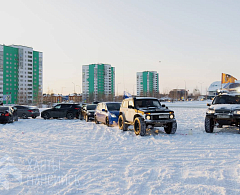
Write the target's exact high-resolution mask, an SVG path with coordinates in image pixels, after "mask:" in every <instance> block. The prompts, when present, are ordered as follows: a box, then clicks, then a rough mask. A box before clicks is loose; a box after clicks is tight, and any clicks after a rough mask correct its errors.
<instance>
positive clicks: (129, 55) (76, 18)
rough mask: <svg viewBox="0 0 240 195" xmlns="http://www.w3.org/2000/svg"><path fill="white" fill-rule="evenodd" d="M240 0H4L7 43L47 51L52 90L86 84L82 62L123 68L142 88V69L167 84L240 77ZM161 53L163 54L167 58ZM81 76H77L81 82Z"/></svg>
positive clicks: (119, 76) (132, 85) (126, 79)
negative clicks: (139, 76) (138, 75)
mask: <svg viewBox="0 0 240 195" xmlns="http://www.w3.org/2000/svg"><path fill="white" fill-rule="evenodd" d="M239 7H240V1H222V0H214V1H213V0H208V1H204V0H201V1H197V0H194V1H192V0H191V1H190V0H185V1H183V0H175V1H173V0H168V1H165V0H164V1H162V0H146V1H141V0H137V1H135V0H121V1H117V0H85V1H81V0H79V1H70V0H69V1H62V0H60V1H57V0H55V1H51V0H49V1H46V0H43V1H31V0H18V1H17V0H16V1H11V0H10V1H3V0H2V1H1V12H0V17H1V26H2V27H1V31H0V35H1V43H0V44H5V45H9V44H17V45H26V46H31V47H33V48H34V49H35V50H39V51H42V52H43V55H44V56H43V59H44V60H43V68H44V74H43V80H44V82H43V88H44V92H49V91H53V92H55V93H62V92H63V93H64V94H68V93H72V92H73V90H74V84H75V89H76V92H78V93H79V92H80V90H81V72H82V65H86V64H92V63H107V64H111V65H112V66H114V67H115V68H116V86H117V84H118V83H119V84H118V90H119V93H120V94H121V93H123V91H124V90H126V91H128V92H130V93H133V92H134V93H136V72H138V71H145V70H149V71H158V73H159V75H160V92H168V91H169V90H171V89H173V88H184V87H185V83H186V86H187V89H189V91H190V92H192V90H193V89H194V88H195V87H198V88H199V89H201V86H202V91H203V93H205V91H206V88H208V86H209V85H210V84H211V83H212V82H214V81H217V80H220V78H221V73H222V72H225V73H228V74H231V75H233V76H235V77H236V78H238V79H239V78H240V72H239V62H240V59H239V52H240V49H239V48H240V41H239V40H240V39H239V31H240V26H239V18H240V17H239V16H240V13H239ZM159 61H161V62H159ZM73 83H74V84H73Z"/></svg>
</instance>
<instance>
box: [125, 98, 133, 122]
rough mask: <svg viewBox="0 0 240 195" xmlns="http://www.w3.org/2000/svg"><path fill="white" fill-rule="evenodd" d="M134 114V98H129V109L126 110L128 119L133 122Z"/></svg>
mask: <svg viewBox="0 0 240 195" xmlns="http://www.w3.org/2000/svg"><path fill="white" fill-rule="evenodd" d="M134 114H135V109H134V103H133V100H129V101H128V107H127V111H126V120H127V121H129V122H133V117H134Z"/></svg>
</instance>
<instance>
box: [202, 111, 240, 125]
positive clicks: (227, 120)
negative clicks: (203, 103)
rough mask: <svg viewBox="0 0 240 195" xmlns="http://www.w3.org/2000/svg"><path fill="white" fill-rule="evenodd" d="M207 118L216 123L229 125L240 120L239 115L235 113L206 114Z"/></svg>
mask: <svg viewBox="0 0 240 195" xmlns="http://www.w3.org/2000/svg"><path fill="white" fill-rule="evenodd" d="M206 117H207V118H210V119H213V120H214V121H215V122H217V123H221V124H226V125H231V124H233V123H239V122H240V115H235V114H230V113H229V114H216V113H215V114H206Z"/></svg>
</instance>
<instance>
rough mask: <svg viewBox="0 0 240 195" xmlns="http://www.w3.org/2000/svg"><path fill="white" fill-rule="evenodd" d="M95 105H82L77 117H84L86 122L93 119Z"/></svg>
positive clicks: (81, 118)
mask: <svg viewBox="0 0 240 195" xmlns="http://www.w3.org/2000/svg"><path fill="white" fill-rule="evenodd" d="M96 107H97V104H87V105H84V106H83V107H82V109H81V111H80V113H79V119H80V120H83V119H84V120H85V121H86V122H88V121H89V120H94V112H95V109H96Z"/></svg>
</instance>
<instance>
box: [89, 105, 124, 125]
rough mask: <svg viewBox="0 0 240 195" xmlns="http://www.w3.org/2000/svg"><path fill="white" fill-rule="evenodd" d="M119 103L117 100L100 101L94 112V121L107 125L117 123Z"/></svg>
mask: <svg viewBox="0 0 240 195" xmlns="http://www.w3.org/2000/svg"><path fill="white" fill-rule="evenodd" d="M119 109H120V103H118V102H102V103H98V105H97V108H96V110H95V113H94V121H95V123H96V124H99V122H101V123H104V124H106V125H107V126H110V125H113V124H114V123H115V124H117V123H118V116H119Z"/></svg>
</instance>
